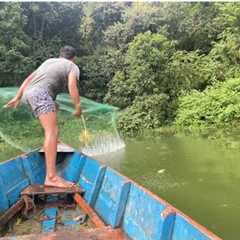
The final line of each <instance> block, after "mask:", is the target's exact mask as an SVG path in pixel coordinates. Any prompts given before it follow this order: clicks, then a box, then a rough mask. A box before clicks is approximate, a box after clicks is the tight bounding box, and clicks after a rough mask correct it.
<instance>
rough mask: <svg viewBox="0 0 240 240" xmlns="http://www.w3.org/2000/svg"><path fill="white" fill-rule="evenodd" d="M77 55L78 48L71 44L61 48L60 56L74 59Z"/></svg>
mask: <svg viewBox="0 0 240 240" xmlns="http://www.w3.org/2000/svg"><path fill="white" fill-rule="evenodd" d="M75 56H76V50H75V49H74V48H73V47H71V46H64V47H62V48H61V49H60V57H63V58H66V59H73V58H74V57H75Z"/></svg>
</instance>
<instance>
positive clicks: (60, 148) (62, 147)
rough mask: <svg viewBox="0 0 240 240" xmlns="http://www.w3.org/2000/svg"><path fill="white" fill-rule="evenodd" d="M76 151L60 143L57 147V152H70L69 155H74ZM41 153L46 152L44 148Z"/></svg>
mask: <svg viewBox="0 0 240 240" xmlns="http://www.w3.org/2000/svg"><path fill="white" fill-rule="evenodd" d="M74 151H75V150H74V149H73V148H72V147H70V146H68V145H67V144H65V143H62V142H59V143H58V145H57V152H69V153H72V152H74ZM39 152H44V150H43V148H41V149H40V150H39Z"/></svg>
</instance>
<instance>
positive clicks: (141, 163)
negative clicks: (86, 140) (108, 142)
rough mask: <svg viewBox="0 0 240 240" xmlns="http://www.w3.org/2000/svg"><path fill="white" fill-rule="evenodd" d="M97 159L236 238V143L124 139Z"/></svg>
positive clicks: (239, 210)
mask: <svg viewBox="0 0 240 240" xmlns="http://www.w3.org/2000/svg"><path fill="white" fill-rule="evenodd" d="M238 136H239V135H236V137H235V142H233V145H234V143H235V145H236V143H237V140H238ZM100 160H102V161H105V162H106V163H107V164H109V165H111V166H112V167H114V168H115V169H117V170H119V171H120V172H122V173H123V174H125V175H126V176H129V177H130V178H132V179H134V180H135V181H137V182H138V183H140V184H142V185H143V186H145V187H146V188H148V189H150V190H151V191H153V192H154V193H156V194H157V195H159V196H160V197H161V198H163V199H165V200H167V201H168V202H169V203H171V204H173V205H174V206H175V207H177V208H178V209H180V210H181V211H183V212H184V213H186V214H187V215H189V216H191V217H192V218H193V219H195V220H196V221H197V222H199V223H201V224H202V225H204V226H206V227H207V228H208V229H210V230H211V231H213V232H214V233H216V234H217V235H219V236H220V237H222V238H223V239H226V240H238V239H240V238H239V215H240V148H239V150H238V148H237V147H235V148H228V147H226V146H224V144H222V142H221V144H220V143H219V142H218V141H215V140H209V139H207V138H201V137H198V138H196V137H186V136H169V137H159V138H152V139H151V138H147V139H138V140H137V139H134V140H128V141H126V149H125V150H124V151H120V152H117V153H115V154H112V155H109V156H105V157H104V158H100Z"/></svg>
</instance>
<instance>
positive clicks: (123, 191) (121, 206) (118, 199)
mask: <svg viewBox="0 0 240 240" xmlns="http://www.w3.org/2000/svg"><path fill="white" fill-rule="evenodd" d="M129 188H130V183H129V181H128V180H127V179H126V178H124V177H122V176H121V175H119V174H118V173H117V172H115V171H113V170H112V169H110V168H107V170H106V173H105V176H104V179H103V183H102V186H101V188H100V191H99V194H98V197H97V200H96V203H95V205H94V209H95V210H96V212H97V213H98V214H99V215H100V216H101V217H102V219H103V220H104V221H105V222H106V223H107V224H110V225H111V226H112V227H113V228H115V227H118V226H119V225H120V221H121V219H122V216H123V213H124V210H125V205H126V201H127V198H128V192H129Z"/></svg>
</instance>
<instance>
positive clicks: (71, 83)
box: [68, 71, 81, 117]
mask: <svg viewBox="0 0 240 240" xmlns="http://www.w3.org/2000/svg"><path fill="white" fill-rule="evenodd" d="M68 91H69V94H70V96H71V98H72V101H73V104H74V106H75V112H74V115H75V116H76V117H80V115H81V105H80V96H79V92H78V87H77V77H76V74H75V73H74V72H73V71H71V72H70V73H69V75H68Z"/></svg>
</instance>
